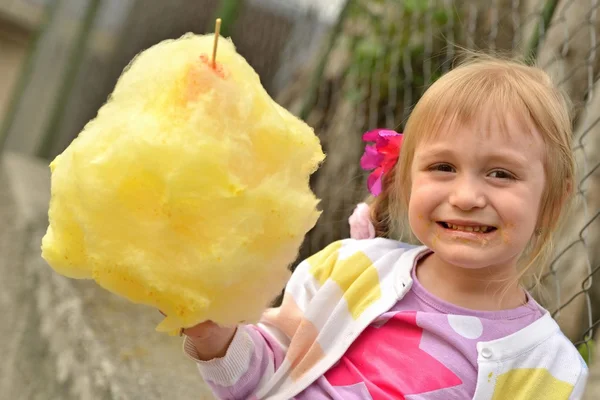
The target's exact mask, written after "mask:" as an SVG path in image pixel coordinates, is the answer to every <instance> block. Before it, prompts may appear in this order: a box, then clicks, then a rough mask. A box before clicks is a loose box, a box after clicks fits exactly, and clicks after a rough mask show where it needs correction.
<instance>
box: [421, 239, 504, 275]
mask: <svg viewBox="0 0 600 400" xmlns="http://www.w3.org/2000/svg"><path fill="white" fill-rule="evenodd" d="M426 245H427V246H428V247H429V248H430V249H431V250H433V252H434V253H435V254H436V255H437V256H438V257H439V258H440V259H441V260H443V261H444V262H445V263H448V264H451V265H455V266H457V267H461V268H468V269H482V268H487V267H491V266H494V265H499V264H506V263H509V262H511V260H513V259H514V258H513V257H507V254H511V253H512V252H511V251H510V250H509V249H506V248H503V247H504V246H494V245H492V244H483V245H482V244H481V243H474V242H461V241H456V242H454V243H441V242H440V241H432V243H431V244H427V243H426Z"/></svg>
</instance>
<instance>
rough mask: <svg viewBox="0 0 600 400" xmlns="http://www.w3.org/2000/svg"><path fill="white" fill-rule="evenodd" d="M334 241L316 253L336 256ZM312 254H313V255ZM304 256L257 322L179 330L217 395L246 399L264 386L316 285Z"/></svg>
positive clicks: (296, 333)
mask: <svg viewBox="0 0 600 400" xmlns="http://www.w3.org/2000/svg"><path fill="white" fill-rule="evenodd" d="M339 247H340V246H339V245H338V246H336V245H333V246H329V247H328V248H326V249H323V250H322V251H321V252H319V253H317V254H316V255H315V256H318V257H319V259H321V260H323V262H325V261H326V260H329V259H335V258H337V249H339ZM315 256H313V257H315ZM310 268H311V266H310V264H309V262H308V260H305V261H303V262H302V263H300V264H299V265H298V267H297V268H296V270H295V271H294V273H293V274H292V276H291V278H290V280H289V282H288V284H287V285H286V288H285V292H284V296H283V301H282V305H281V306H280V307H277V308H271V309H268V310H267V311H266V312H265V313H264V314H263V317H262V320H261V322H260V323H259V324H257V325H239V326H238V327H234V328H227V327H220V326H218V325H216V324H214V323H212V322H205V323H202V324H199V325H197V326H196V327H193V328H188V329H186V330H185V331H184V333H185V335H186V338H185V340H184V350H185V353H186V354H187V355H188V356H189V357H190V358H191V359H193V360H194V361H195V362H196V364H197V366H198V369H199V371H200V374H201V375H202V377H203V378H204V380H205V381H206V383H207V384H208V385H209V386H210V388H211V389H212V391H213V393H214V394H215V396H216V397H217V398H218V399H231V400H233V399H249V398H250V399H251V398H252V396H253V395H256V393H258V392H259V391H260V390H261V389H263V388H265V387H266V386H267V385H268V384H269V383H270V381H271V378H272V377H273V376H274V375H275V372H276V371H277V370H278V369H279V367H280V366H281V364H282V363H283V360H284V358H285V356H286V353H287V350H288V347H289V345H290V343H291V340H292V337H294V338H295V340H300V339H301V338H300V339H299V338H298V337H299V336H302V335H303V333H302V332H303V330H302V329H298V328H299V326H300V323H301V322H302V320H303V318H304V314H305V311H306V310H307V308H308V305H309V303H310V302H311V300H312V298H313V297H314V295H315V293H316V292H317V290H318V287H317V285H318V282H317V281H316V280H315V279H314V278H313V277H312V275H311V272H310Z"/></svg>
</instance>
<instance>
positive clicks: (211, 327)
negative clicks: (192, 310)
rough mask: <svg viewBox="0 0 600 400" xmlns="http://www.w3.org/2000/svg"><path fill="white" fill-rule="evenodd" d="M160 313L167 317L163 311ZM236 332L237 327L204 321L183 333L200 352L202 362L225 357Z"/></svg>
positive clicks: (199, 356)
mask: <svg viewBox="0 0 600 400" xmlns="http://www.w3.org/2000/svg"><path fill="white" fill-rule="evenodd" d="M159 312H160V313H161V314H162V315H164V316H166V314H165V313H163V312H162V311H159ZM236 330H237V327H225V326H220V325H217V324H215V323H214V322H212V321H204V322H201V323H199V324H198V325H195V326H192V327H190V328H185V329H182V330H181V333H182V335H185V336H187V337H188V338H189V340H190V341H191V342H192V343H193V345H194V347H195V348H196V351H197V352H198V358H199V359H200V360H202V361H209V360H212V359H213V358H222V357H224V356H225V354H226V353H227V349H228V348H229V345H230V344H231V341H232V340H233V337H234V336H235V332H236Z"/></svg>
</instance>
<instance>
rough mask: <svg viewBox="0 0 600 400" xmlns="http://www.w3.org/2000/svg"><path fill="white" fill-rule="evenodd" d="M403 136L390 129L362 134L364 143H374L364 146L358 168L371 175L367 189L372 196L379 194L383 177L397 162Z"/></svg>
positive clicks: (374, 130)
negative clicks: (369, 172)
mask: <svg viewBox="0 0 600 400" xmlns="http://www.w3.org/2000/svg"><path fill="white" fill-rule="evenodd" d="M402 139H403V136H402V134H401V133H398V132H396V131H393V130H390V129H373V130H371V131H368V132H366V133H365V134H363V137H362V140H363V141H364V142H375V144H374V145H366V146H365V152H364V153H363V155H362V157H361V158H360V166H361V168H362V169H363V170H365V171H370V170H373V172H371V174H370V175H369V178H368V179H367V187H368V188H369V192H371V194H372V195H373V196H378V195H379V194H380V193H381V189H382V181H383V175H384V174H386V173H388V172H389V171H390V170H391V169H392V168H393V167H394V165H395V164H396V161H398V156H399V155H400V147H401V146H402Z"/></svg>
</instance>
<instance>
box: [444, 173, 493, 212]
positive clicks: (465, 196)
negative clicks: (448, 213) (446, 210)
mask: <svg viewBox="0 0 600 400" xmlns="http://www.w3.org/2000/svg"><path fill="white" fill-rule="evenodd" d="M448 202H449V203H450V205H452V206H453V207H457V208H459V209H461V210H464V211H469V210H472V209H474V208H483V207H485V205H486V203H487V199H486V196H485V193H484V189H483V185H482V183H480V182H478V180H477V179H476V178H474V177H468V176H462V177H457V178H456V179H455V181H454V186H453V188H452V192H451V193H450V197H449V199H448Z"/></svg>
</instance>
